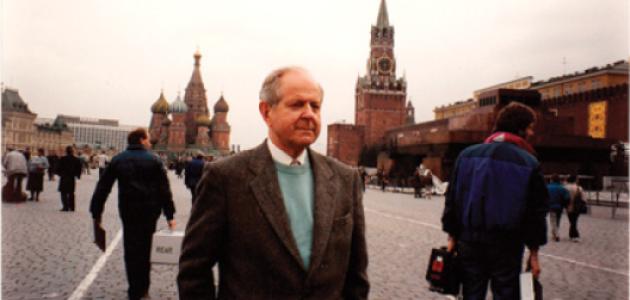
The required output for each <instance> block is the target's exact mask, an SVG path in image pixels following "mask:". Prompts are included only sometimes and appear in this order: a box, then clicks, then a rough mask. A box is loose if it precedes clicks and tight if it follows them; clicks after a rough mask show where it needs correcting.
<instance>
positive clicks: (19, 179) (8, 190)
mask: <svg viewBox="0 0 630 300" xmlns="http://www.w3.org/2000/svg"><path fill="white" fill-rule="evenodd" d="M75 153H77V151H76V149H75V147H74V146H67V147H66V149H65V155H64V156H61V157H59V156H58V155H57V153H56V151H54V150H50V151H48V153H46V150H45V149H43V148H39V149H37V151H36V153H35V154H32V153H31V150H30V148H29V147H27V148H25V149H24V150H17V149H14V148H8V149H7V152H6V153H5V155H4V157H3V160H2V165H3V171H4V173H5V175H6V177H7V183H6V184H5V185H4V186H3V188H2V196H3V197H2V199H3V201H4V202H13V203H16V202H24V201H36V202H38V201H40V194H41V193H42V191H43V190H44V177H45V175H46V174H48V180H49V181H54V180H55V178H56V177H57V176H58V177H59V184H58V188H57V190H58V191H59V192H60V194H61V204H62V207H61V211H74V192H75V189H76V188H75V182H76V180H77V179H80V178H81V174H90V173H89V169H90V168H91V167H92V166H93V164H92V163H91V162H93V161H96V159H98V166H99V170H104V168H105V166H106V165H107V164H108V163H109V156H108V155H107V154H106V152H105V151H101V152H100V154H98V155H96V154H93V155H92V156H88V155H86V154H85V153H83V154H82V153H81V152H80V151H78V153H77V155H75ZM24 179H26V191H28V192H30V195H27V194H26V193H25V192H24V191H23V190H22V183H23V181H24Z"/></svg>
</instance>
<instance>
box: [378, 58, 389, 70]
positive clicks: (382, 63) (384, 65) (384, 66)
mask: <svg viewBox="0 0 630 300" xmlns="http://www.w3.org/2000/svg"><path fill="white" fill-rule="evenodd" d="M378 69H379V70H380V71H381V72H389V71H390V70H391V69H392V61H391V60H390V59H389V58H387V57H383V58H381V59H379V60H378Z"/></svg>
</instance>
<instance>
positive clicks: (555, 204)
mask: <svg viewBox="0 0 630 300" xmlns="http://www.w3.org/2000/svg"><path fill="white" fill-rule="evenodd" d="M547 189H548V190H549V224H550V225H551V236H552V238H553V240H554V241H556V242H558V241H560V236H559V235H558V229H559V228H560V218H561V217H562V211H563V210H564V208H565V207H566V206H567V205H568V204H569V191H567V189H566V188H564V186H562V183H560V176H558V174H553V175H551V182H550V183H549V184H548V185H547Z"/></svg>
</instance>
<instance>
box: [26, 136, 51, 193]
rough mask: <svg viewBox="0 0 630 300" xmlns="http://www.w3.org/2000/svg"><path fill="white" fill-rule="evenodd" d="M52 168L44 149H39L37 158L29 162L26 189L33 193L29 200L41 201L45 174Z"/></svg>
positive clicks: (32, 158)
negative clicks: (40, 195) (40, 196)
mask: <svg viewBox="0 0 630 300" xmlns="http://www.w3.org/2000/svg"><path fill="white" fill-rule="evenodd" d="M48 168H50V165H49V164H48V159H47V158H46V155H45V152H44V149H43V148H39V149H37V156H35V157H31V161H29V162H28V181H27V182H26V189H27V190H29V191H30V192H31V197H30V198H29V199H28V200H31V201H39V194H40V193H41V192H42V190H44V174H45V173H46V169H48Z"/></svg>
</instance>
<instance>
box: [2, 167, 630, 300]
mask: <svg viewBox="0 0 630 300" xmlns="http://www.w3.org/2000/svg"><path fill="white" fill-rule="evenodd" d="M96 173H97V172H92V174H91V175H84V176H83V177H82V179H81V180H80V181H79V182H78V185H77V200H76V202H77V210H76V212H74V213H69V212H60V211H59V209H60V208H61V204H60V199H59V193H58V192H57V184H58V182H57V181H54V182H49V181H46V182H45V191H44V192H43V193H42V195H41V197H40V200H41V201H40V202H26V203H22V204H8V203H3V204H2V299H67V298H68V297H69V296H70V295H71V294H72V293H73V292H74V290H75V289H76V288H77V286H78V285H79V284H80V282H81V281H82V280H83V279H84V278H85V276H86V275H87V274H88V273H89V272H90V270H91V269H92V267H93V265H94V263H95V262H96V261H97V260H98V258H99V257H100V256H101V255H102V252H101V251H100V250H99V249H97V248H96V246H94V244H93V243H92V238H93V237H92V218H91V216H90V214H89V212H88V206H89V201H90V197H91V195H92V192H93V190H94V186H95V184H96V181H97V180H98V175H97V174H96ZM169 179H170V182H171V188H172V190H173V194H174V199H175V202H176V207H177V213H176V221H177V223H178V229H180V230H183V229H184V228H185V225H186V222H187V220H188V216H189V211H190V193H189V191H188V190H187V189H186V188H185V187H184V184H183V181H182V179H178V178H177V177H176V176H174V175H173V174H172V173H169ZM117 201H118V199H117V192H116V187H114V189H113V192H112V194H111V195H110V198H109V200H108V202H107V204H106V208H105V213H104V215H103V226H104V227H105V229H106V230H107V236H108V242H111V240H112V239H113V238H114V236H115V235H116V233H117V232H118V231H119V230H120V220H119V217H118V210H117ZM443 201H444V198H442V197H433V199H431V200H419V199H414V198H413V197H412V196H411V195H409V194H401V193H393V192H386V193H383V192H380V191H379V190H376V189H368V191H367V193H366V194H365V200H364V202H365V207H366V221H367V239H368V251H369V255H370V257H369V259H370V265H369V270H368V272H369V277H370V281H371V283H372V289H371V293H370V298H371V299H446V298H445V297H444V296H442V295H439V294H435V293H431V292H429V291H428V284H427V283H426V281H425V280H424V273H425V271H426V267H427V263H428V255H429V251H430V249H431V248H433V247H436V246H439V245H445V244H446V235H445V234H444V233H443V232H441V230H439V228H440V216H441V212H442V208H443ZM610 215H611V214H610V210H609V209H607V208H595V209H593V211H592V214H591V215H587V216H583V217H582V218H581V219H580V231H581V233H582V242H580V243H571V242H569V241H568V237H567V235H568V220H567V218H566V216H565V217H563V219H562V223H561V225H560V228H561V232H562V240H561V241H560V242H558V243H556V242H550V243H549V244H548V245H547V246H545V247H544V248H543V249H542V250H541V264H542V268H543V273H542V275H541V281H542V283H543V285H544V288H545V298H546V299H627V294H628V246H627V245H628V212H627V210H625V209H624V210H619V211H618V212H617V215H616V218H614V219H611V218H610ZM158 228H166V222H165V221H164V218H161V219H160V221H159V223H158ZM176 275H177V267H176V266H174V265H153V266H152V270H151V279H152V283H151V290H150V293H151V296H152V297H153V299H177V286H176V283H175V278H176ZM126 290H127V281H126V275H125V269H124V263H123V252H122V241H121V244H119V245H118V246H117V247H116V248H115V249H113V252H112V255H111V256H110V257H109V259H108V260H107V262H106V263H105V265H104V267H103V268H102V269H101V270H100V272H99V273H98V276H97V277H96V279H95V280H94V282H93V283H92V285H91V286H90V287H89V289H88V290H87V292H86V293H85V294H84V296H83V299H125V298H126ZM489 298H490V297H488V299H489Z"/></svg>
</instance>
